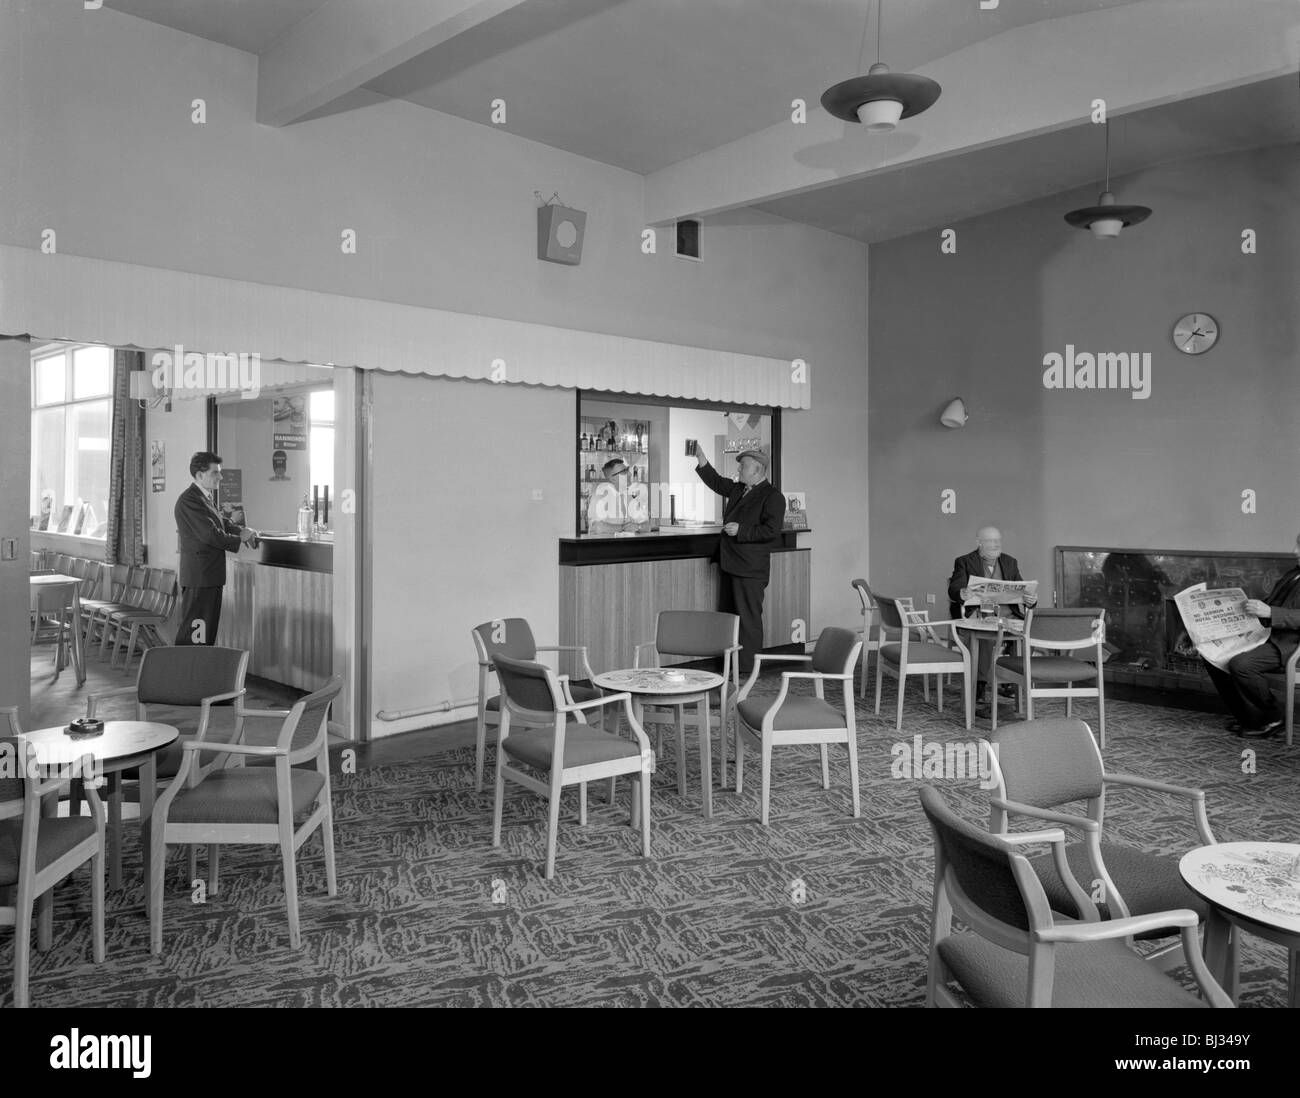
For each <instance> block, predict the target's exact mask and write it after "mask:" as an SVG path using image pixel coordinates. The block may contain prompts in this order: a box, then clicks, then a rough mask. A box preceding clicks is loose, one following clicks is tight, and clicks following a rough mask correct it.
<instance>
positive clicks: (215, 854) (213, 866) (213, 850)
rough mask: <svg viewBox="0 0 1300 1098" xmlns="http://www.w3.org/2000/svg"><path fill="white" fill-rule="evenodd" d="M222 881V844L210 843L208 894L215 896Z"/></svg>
mask: <svg viewBox="0 0 1300 1098" xmlns="http://www.w3.org/2000/svg"><path fill="white" fill-rule="evenodd" d="M220 881H221V844H220V843H208V895H209V896H215V895H216V894H217V889H218V888H219V887H220Z"/></svg>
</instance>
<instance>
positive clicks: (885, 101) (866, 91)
mask: <svg viewBox="0 0 1300 1098" xmlns="http://www.w3.org/2000/svg"><path fill="white" fill-rule="evenodd" d="M883 3H884V0H876V63H875V64H874V65H872V66H871V68H870V69H868V70H867V75H866V76H855V77H853V79H852V80H844V81H841V82H840V83H838V84H836V85H835V86H834V87H832V88H827V89H826V91H824V92H822V107H823V108H825V109H826V110H827V111H828V112H829V113H831V114H833V115H834V116H835V117H836V118H842V119H844V121H845V122H860V123H862V125H864V126H866V127H867V132H868V133H890V132H891V131H892V130H893V129H894V127H895V126H897V125H898V120H899V119H900V118H911V117H912V115H914V114H920V113H921V112H922V111H924V110H927V109H929V108H930V107H931V106H933V105H934V101H935V100H936V99H938V98H939V94H940V92H941V91H942V90H943V89H941V88H940V87H939V85H938V84H937V83H935V81H933V80H931V79H930V78H929V77H928V76H915V75H913V74H912V73H906V72H890V71H889V66H888V65H885V64H882V63H881V61H880V19H881V5H882V4H883ZM870 26H871V10H870V8H868V9H867V21H866V23H865V24H864V25H863V27H862V50H860V51H859V54H858V69H859V71H861V69H862V62H863V61H864V60H865V52H866V46H867V30H868V29H869V28H870Z"/></svg>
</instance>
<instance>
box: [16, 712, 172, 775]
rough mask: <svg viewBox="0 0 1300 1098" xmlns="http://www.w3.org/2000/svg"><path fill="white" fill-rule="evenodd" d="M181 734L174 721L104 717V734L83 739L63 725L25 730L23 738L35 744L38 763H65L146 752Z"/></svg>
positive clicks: (109, 759)
mask: <svg viewBox="0 0 1300 1098" xmlns="http://www.w3.org/2000/svg"><path fill="white" fill-rule="evenodd" d="M179 735H180V733H179V732H178V731H177V730H176V729H175V728H174V727H173V726H172V725H170V724H159V723H157V722H155V721H105V722H104V732H103V734H102V735H99V736H91V737H89V738H87V739H84V740H74V739H73V738H72V737H71V736H69V735H67V733H66V732H65V731H64V727H63V726H60V727H58V728H38V729H36V730H35V731H32V732H24V733H23V736H22V738H23V739H25V740H26V741H27V742H28V743H30V744H31V745H32V746H33V747H35V748H36V761H37V764H38V765H40V766H62V765H67V764H68V763H71V762H75V761H77V760H78V759H82V758H84V757H85V756H87V755H90V756H92V757H93V758H94V759H95V761H96V762H113V761H115V760H117V759H128V758H132V757H133V756H135V755H145V754H148V753H149V752H150V751H157V750H158V749H159V748H160V747H166V746H167V745H168V744H169V743H171V742H172V741H173V740H175V739H176V738H177V737H178V736H179Z"/></svg>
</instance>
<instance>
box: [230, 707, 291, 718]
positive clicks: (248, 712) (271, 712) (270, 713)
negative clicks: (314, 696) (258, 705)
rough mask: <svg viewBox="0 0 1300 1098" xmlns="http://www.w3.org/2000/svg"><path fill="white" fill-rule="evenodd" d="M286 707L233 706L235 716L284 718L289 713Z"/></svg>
mask: <svg viewBox="0 0 1300 1098" xmlns="http://www.w3.org/2000/svg"><path fill="white" fill-rule="evenodd" d="M289 712H290V711H289V710H288V709H245V708H243V707H242V706H235V716H237V717H278V718H279V719H280V720H284V718H285V717H287V716H288V715H289Z"/></svg>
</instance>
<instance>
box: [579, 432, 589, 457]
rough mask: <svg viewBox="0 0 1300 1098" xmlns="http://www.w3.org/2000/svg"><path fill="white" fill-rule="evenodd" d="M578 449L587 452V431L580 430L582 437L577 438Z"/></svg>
mask: <svg viewBox="0 0 1300 1098" xmlns="http://www.w3.org/2000/svg"><path fill="white" fill-rule="evenodd" d="M578 449H579V450H581V451H582V452H583V453H584V454H585V453H586V452H587V432H586V431H583V432H582V437H581V438H580V439H578Z"/></svg>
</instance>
